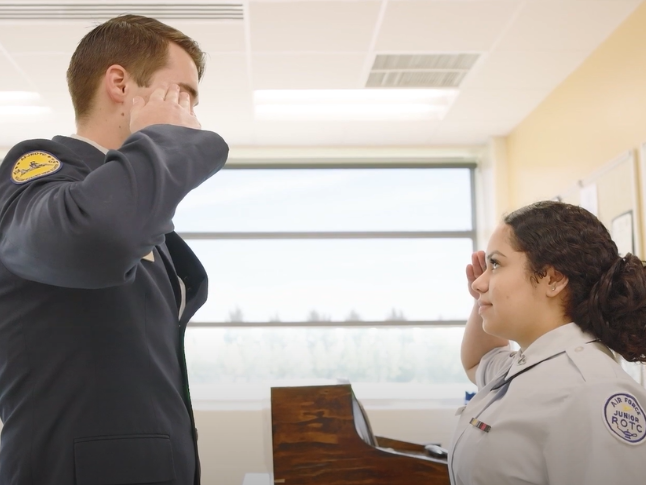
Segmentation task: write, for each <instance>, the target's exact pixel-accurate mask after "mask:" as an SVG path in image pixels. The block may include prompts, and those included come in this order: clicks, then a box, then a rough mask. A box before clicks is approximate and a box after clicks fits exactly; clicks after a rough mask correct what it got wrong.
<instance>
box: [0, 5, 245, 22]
mask: <svg viewBox="0 0 646 485" xmlns="http://www.w3.org/2000/svg"><path fill="white" fill-rule="evenodd" d="M126 13H131V14H137V15H144V16H146V17H153V18H156V19H158V20H242V19H243V6H242V4H241V3H184V2H177V4H175V5H173V4H170V3H143V2H140V3H117V2H110V3H107V2H104V3H101V2H88V3H47V4H45V3H2V4H0V20H95V21H105V20H108V19H111V18H113V17H117V16H119V15H123V14H126Z"/></svg>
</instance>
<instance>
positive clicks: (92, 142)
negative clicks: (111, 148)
mask: <svg viewBox="0 0 646 485" xmlns="http://www.w3.org/2000/svg"><path fill="white" fill-rule="evenodd" d="M69 137H70V138H74V139H75V140H80V141H84V142H85V143H89V144H90V145H92V146H93V147H94V148H96V149H97V150H99V151H101V152H102V153H103V154H104V155H107V154H108V149H107V148H105V147H102V146H101V145H99V144H98V143H96V142H94V141H92V140H90V139H89V138H85V137H84V136H80V135H70V136H69Z"/></svg>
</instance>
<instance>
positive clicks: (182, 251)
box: [166, 232, 209, 326]
mask: <svg viewBox="0 0 646 485" xmlns="http://www.w3.org/2000/svg"><path fill="white" fill-rule="evenodd" d="M166 247H167V248H168V252H169V253H170V257H171V259H172V264H173V265H174V269H175V272H176V273H177V276H179V277H180V278H181V279H182V281H183V282H184V285H185V286H186V308H185V309H184V313H183V314H182V318H181V319H180V322H179V323H180V324H181V325H182V326H186V324H187V323H188V321H189V320H190V319H191V318H192V317H193V315H195V312H196V311H197V310H198V309H199V308H200V307H201V306H202V305H204V303H205V302H206V299H207V297H208V290H209V285H208V276H207V274H206V270H205V269H204V266H202V263H200V260H199V259H197V256H195V253H194V252H193V251H192V250H191V248H190V247H189V246H188V244H186V242H184V240H183V239H182V238H181V237H179V236H178V235H177V233H175V232H171V233H168V234H166ZM169 276H170V277H171V278H172V277H173V276H172V275H169ZM178 286H179V285H178Z"/></svg>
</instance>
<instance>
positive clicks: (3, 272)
mask: <svg viewBox="0 0 646 485" xmlns="http://www.w3.org/2000/svg"><path fill="white" fill-rule="evenodd" d="M32 151H44V152H48V153H49V154H51V155H53V156H54V157H56V158H57V159H58V160H59V161H60V162H61V163H62V166H61V167H60V169H59V170H58V171H56V172H55V173H51V174H49V175H46V176H43V177H40V178H36V179H34V180H32V181H29V182H26V183H21V184H17V183H15V181H13V180H12V176H11V174H12V169H13V168H14V166H16V162H17V161H18V160H19V159H20V158H21V157H22V156H23V155H25V154H27V153H30V152H32ZM227 154H228V147H227V145H226V143H225V142H224V141H223V140H222V138H220V136H218V135H216V134H215V133H212V132H208V131H199V130H192V129H188V128H181V127H176V126H170V125H156V126H152V127H148V128H146V129H144V130H142V131H140V132H137V133H135V134H133V135H131V136H130V137H129V138H128V139H127V140H126V142H125V143H124V145H123V146H122V147H121V148H120V149H119V150H112V151H110V152H108V154H107V155H104V154H103V153H101V152H100V151H99V150H97V149H96V148H94V147H93V146H91V145H89V144H87V143H85V142H83V141H80V140H76V139H72V138H67V137H55V138H54V139H53V140H51V141H50V140H31V141H25V142H22V143H20V144H19V145H17V146H16V147H14V148H13V149H12V150H11V151H10V152H9V153H8V154H7V156H6V158H5V160H4V161H3V162H2V165H0V417H1V418H2V421H3V423H4V428H3V429H2V442H1V449H0V484H1V485H74V484H75V485H107V484H110V485H117V484H118V485H125V484H144V483H145V484H158V483H159V484H162V483H163V484H164V485H190V484H198V483H199V462H198V458H197V448H196V441H197V434H196V431H195V426H194V421H193V412H192V409H191V401H190V395H189V390H188V380H187V374H186V363H185V359H184V332H185V329H186V324H187V322H188V320H189V319H190V318H191V316H192V315H193V314H194V313H195V311H196V310H197V309H198V308H199V307H200V306H201V305H202V304H203V303H204V301H205V300H206V296H207V277H206V273H205V271H204V268H203V267H202V265H201V264H200V262H199V261H198V259H197V258H196V256H195V255H194V254H193V252H192V251H191V250H190V249H189V247H188V246H187V245H186V243H184V241H183V240H182V239H181V238H180V237H179V236H178V235H177V234H175V233H174V232H173V224H172V222H171V219H172V217H173V214H174V212H175V209H176V207H177V205H178V203H179V202H180V201H181V200H182V198H183V197H184V196H185V195H186V194H188V192H189V191H191V190H192V189H194V188H195V187H197V186H198V185H199V184H200V183H202V182H203V181H205V180H206V179H208V178H209V177H210V176H211V175H213V174H214V173H215V172H217V171H218V170H219V169H220V168H222V166H223V165H224V163H225V161H226V158H227ZM151 251H152V253H153V256H154V261H150V260H149V259H151V258H148V259H142V258H144V257H145V256H146V255H148V254H149V253H150V252H151ZM177 276H179V277H181V278H182V280H183V282H184V284H185V286H186V309H185V311H184V312H183V315H182V317H181V319H179V317H178V315H179V311H178V310H179V305H180V299H181V292H180V284H179V281H178V279H177Z"/></svg>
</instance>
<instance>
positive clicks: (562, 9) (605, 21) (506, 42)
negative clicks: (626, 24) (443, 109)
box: [498, 0, 641, 52]
mask: <svg viewBox="0 0 646 485" xmlns="http://www.w3.org/2000/svg"><path fill="white" fill-rule="evenodd" d="M640 3H641V2H639V1H635V0H595V1H563V0H557V1H553V0H552V1H550V0H541V1H532V2H527V3H526V4H525V5H524V7H523V9H522V11H521V13H520V15H519V17H518V19H517V20H516V22H514V24H513V25H512V27H511V28H510V29H509V31H507V33H506V35H505V36H504V38H503V39H502V40H501V42H500V44H499V45H498V49H499V50H507V51H541V50H542V51H545V50H584V51H588V52H590V51H592V50H593V49H594V48H596V47H597V45H599V43H600V42H601V41H603V40H604V39H605V38H606V37H608V35H610V33H612V32H613V31H614V30H615V29H616V28H617V27H618V26H619V24H620V23H621V22H622V21H623V20H624V19H626V18H627V17H628V15H630V13H631V12H632V11H633V10H634V9H635V8H636V7H637V6H638V5H639V4H640Z"/></svg>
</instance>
